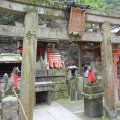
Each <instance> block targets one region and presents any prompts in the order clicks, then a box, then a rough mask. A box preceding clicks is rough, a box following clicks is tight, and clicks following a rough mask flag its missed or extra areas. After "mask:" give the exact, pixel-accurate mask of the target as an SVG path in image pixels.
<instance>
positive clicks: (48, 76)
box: [36, 69, 68, 100]
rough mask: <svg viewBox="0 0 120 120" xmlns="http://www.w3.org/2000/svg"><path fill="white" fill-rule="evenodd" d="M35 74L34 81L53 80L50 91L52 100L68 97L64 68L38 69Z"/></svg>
mask: <svg viewBox="0 0 120 120" xmlns="http://www.w3.org/2000/svg"><path fill="white" fill-rule="evenodd" d="M36 74H37V75H36V81H52V82H54V91H53V92H52V98H53V99H54V100H55V99H61V98H68V90H67V85H66V70H65V69H49V70H48V71H47V70H39V71H37V72H36Z"/></svg>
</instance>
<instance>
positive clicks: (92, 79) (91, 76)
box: [88, 70, 95, 83]
mask: <svg viewBox="0 0 120 120" xmlns="http://www.w3.org/2000/svg"><path fill="white" fill-rule="evenodd" d="M94 80H95V76H94V72H93V71H92V70H89V72H88V82H89V83H91V82H94Z"/></svg>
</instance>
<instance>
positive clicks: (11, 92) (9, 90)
mask: <svg viewBox="0 0 120 120" xmlns="http://www.w3.org/2000/svg"><path fill="white" fill-rule="evenodd" d="M15 91H16V94H20V90H19V89H18V88H16V89H15ZM9 95H14V92H13V89H12V86H11V87H10V88H9V89H8V90H6V91H5V96H9Z"/></svg>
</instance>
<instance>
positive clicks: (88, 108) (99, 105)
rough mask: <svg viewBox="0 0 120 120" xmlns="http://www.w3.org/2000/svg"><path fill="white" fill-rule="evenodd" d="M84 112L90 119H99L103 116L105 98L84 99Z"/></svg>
mask: <svg viewBox="0 0 120 120" xmlns="http://www.w3.org/2000/svg"><path fill="white" fill-rule="evenodd" d="M84 112H85V114H86V115H87V116H89V117H99V116H102V115H103V98H102V97H101V98H96V99H87V98H84Z"/></svg>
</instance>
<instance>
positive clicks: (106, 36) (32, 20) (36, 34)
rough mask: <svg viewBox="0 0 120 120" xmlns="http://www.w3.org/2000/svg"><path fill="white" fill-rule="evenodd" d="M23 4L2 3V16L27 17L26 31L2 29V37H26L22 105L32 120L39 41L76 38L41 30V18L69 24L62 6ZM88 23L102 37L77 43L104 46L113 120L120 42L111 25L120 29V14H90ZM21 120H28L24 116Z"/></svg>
mask: <svg viewBox="0 0 120 120" xmlns="http://www.w3.org/2000/svg"><path fill="white" fill-rule="evenodd" d="M22 1H23V0H9V1H8V0H1V1H0V12H10V13H14V14H15V13H16V14H26V15H25V27H16V26H5V25H0V35H5V36H12V37H21V38H23V37H24V40H23V41H24V42H23V62H22V74H21V76H22V79H23V80H22V85H21V88H22V89H21V102H22V104H23V106H24V108H25V112H26V114H27V116H28V119H29V120H32V116H33V106H34V81H35V63H36V48H37V39H38V40H40V41H42V40H46V41H51V39H53V40H55V41H56V40H71V39H72V40H75V39H74V37H72V38H71V36H69V35H68V33H67V31H66V30H63V32H61V31H59V30H57V31H56V30H52V32H51V30H50V29H48V28H45V29H44V30H43V29H41V28H40V27H38V15H40V16H42V17H46V16H47V17H52V18H54V19H66V20H68V18H69V12H68V11H67V10H65V9H63V7H61V8H60V7H59V5H58V6H57V7H55V6H54V5H53V6H52V7H50V6H49V7H46V6H47V5H45V3H46V2H45V1H44V5H42V2H41V4H40V6H39V5H37V4H32V3H25V2H22ZM24 1H26V0H24ZM44 6H45V7H44ZM53 8H54V9H53ZM48 11H49V12H48ZM85 21H86V22H89V23H96V24H99V25H101V31H102V34H98V33H97V34H96V33H84V34H83V36H82V39H81V38H77V41H80V44H79V48H81V42H82V41H86V42H87V41H89V42H101V54H102V65H103V81H104V98H105V110H106V111H107V113H108V114H109V115H110V116H113V115H114V113H115V95H114V77H113V76H114V75H113V67H112V64H113V57H112V45H111V43H120V41H119V40H120V38H119V37H116V36H115V35H111V33H110V24H111V25H118V26H119V25H120V14H115V13H114V14H112V13H109V14H108V13H107V12H101V11H94V10H88V11H87V13H86V17H85ZM44 33H48V34H44ZM56 33H57V34H56ZM88 36H89V37H88ZM79 60H80V59H79ZM80 62H81V61H80ZM19 118H20V119H19V120H25V118H24V116H23V114H22V113H21V112H20V117H19Z"/></svg>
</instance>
